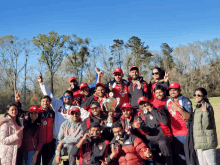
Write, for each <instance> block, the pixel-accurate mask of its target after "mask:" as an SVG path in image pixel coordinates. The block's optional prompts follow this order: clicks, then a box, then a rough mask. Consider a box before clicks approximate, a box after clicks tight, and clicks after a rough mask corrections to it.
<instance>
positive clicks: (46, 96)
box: [41, 95, 52, 102]
mask: <svg viewBox="0 0 220 165" xmlns="http://www.w3.org/2000/svg"><path fill="white" fill-rule="evenodd" d="M43 99H49V100H50V102H51V101H52V100H51V98H50V96H48V95H44V96H43V97H41V100H43Z"/></svg>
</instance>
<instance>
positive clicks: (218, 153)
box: [216, 148, 220, 164]
mask: <svg viewBox="0 0 220 165" xmlns="http://www.w3.org/2000/svg"><path fill="white" fill-rule="evenodd" d="M216 164H220V148H218V149H216Z"/></svg>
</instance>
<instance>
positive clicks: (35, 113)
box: [30, 112, 38, 121]
mask: <svg viewBox="0 0 220 165" xmlns="http://www.w3.org/2000/svg"><path fill="white" fill-rule="evenodd" d="M30 118H31V120H33V121H35V120H36V119H37V118H38V112H30Z"/></svg>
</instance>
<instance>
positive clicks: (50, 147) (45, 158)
mask: <svg viewBox="0 0 220 165" xmlns="http://www.w3.org/2000/svg"><path fill="white" fill-rule="evenodd" d="M55 147H56V140H55V139H53V141H52V142H50V143H45V144H44V145H43V147H42V149H41V151H40V152H39V154H38V156H37V162H36V165H40V163H41V157H42V163H43V165H48V164H49V162H50V160H51V159H52V157H53V155H54V153H55Z"/></svg>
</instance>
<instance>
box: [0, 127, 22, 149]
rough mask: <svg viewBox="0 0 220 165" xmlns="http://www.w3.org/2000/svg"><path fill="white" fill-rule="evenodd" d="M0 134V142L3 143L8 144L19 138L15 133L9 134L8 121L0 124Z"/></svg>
mask: <svg viewBox="0 0 220 165" xmlns="http://www.w3.org/2000/svg"><path fill="white" fill-rule="evenodd" d="M0 135H1V136H0V142H1V143H2V144H4V145H10V144H11V143H13V142H15V141H16V140H18V139H19V137H18V134H17V133H14V134H12V135H9V124H8V123H4V124H2V125H1V129H0Z"/></svg>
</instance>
